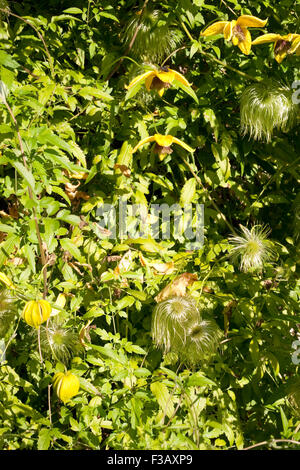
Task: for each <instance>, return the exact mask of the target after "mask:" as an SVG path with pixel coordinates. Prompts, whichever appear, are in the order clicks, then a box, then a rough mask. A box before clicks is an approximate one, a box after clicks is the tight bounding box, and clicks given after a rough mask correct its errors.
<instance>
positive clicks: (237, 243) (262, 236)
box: [229, 225, 274, 272]
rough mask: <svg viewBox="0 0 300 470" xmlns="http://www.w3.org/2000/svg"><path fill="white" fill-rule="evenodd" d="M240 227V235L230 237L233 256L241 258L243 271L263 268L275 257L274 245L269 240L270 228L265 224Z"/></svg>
mask: <svg viewBox="0 0 300 470" xmlns="http://www.w3.org/2000/svg"><path fill="white" fill-rule="evenodd" d="M240 228H241V235H240V236H237V235H236V236H231V237H230V238H229V242H230V244H231V247H232V250H231V254H232V258H233V259H237V258H238V259H239V260H240V269H241V271H244V272H248V271H251V270H254V271H255V270H262V268H263V267H264V264H265V263H266V262H268V261H271V260H272V258H273V257H274V249H273V245H272V243H271V242H270V241H269V240H267V237H268V235H269V233H270V229H269V228H268V227H266V226H265V225H254V226H253V227H252V228H251V229H248V228H247V227H244V226H243V225H240Z"/></svg>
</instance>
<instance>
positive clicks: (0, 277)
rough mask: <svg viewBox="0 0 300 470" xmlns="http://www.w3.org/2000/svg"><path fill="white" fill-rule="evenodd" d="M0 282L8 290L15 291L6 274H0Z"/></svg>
mask: <svg viewBox="0 0 300 470" xmlns="http://www.w3.org/2000/svg"><path fill="white" fill-rule="evenodd" d="M0 281H2V282H3V283H4V284H5V285H6V286H7V287H9V288H10V289H15V288H16V286H15V285H14V284H13V283H12V282H11V280H10V279H9V278H8V277H7V276H6V274H4V273H2V272H0Z"/></svg>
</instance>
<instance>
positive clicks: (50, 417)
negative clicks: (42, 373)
mask: <svg viewBox="0 0 300 470" xmlns="http://www.w3.org/2000/svg"><path fill="white" fill-rule="evenodd" d="M50 391H51V384H49V385H48V409H49V421H50V426H51V427H52V413H51V393H50Z"/></svg>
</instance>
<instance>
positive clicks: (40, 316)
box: [22, 300, 51, 328]
mask: <svg viewBox="0 0 300 470" xmlns="http://www.w3.org/2000/svg"><path fill="white" fill-rule="evenodd" d="M50 314H51V305H50V304H49V302H47V300H30V301H29V302H27V304H26V305H25V307H24V310H23V313H22V317H23V319H24V320H25V322H26V323H27V324H28V325H30V326H34V327H35V328H38V327H39V326H40V325H41V324H42V323H44V322H45V321H47V320H48V318H49V317H50Z"/></svg>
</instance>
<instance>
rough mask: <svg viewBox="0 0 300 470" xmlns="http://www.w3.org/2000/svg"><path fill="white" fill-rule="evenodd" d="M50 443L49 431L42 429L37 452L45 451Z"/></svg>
mask: <svg viewBox="0 0 300 470" xmlns="http://www.w3.org/2000/svg"><path fill="white" fill-rule="evenodd" d="M50 443H51V429H47V428H42V429H41V430H40V432H39V438H38V450H47V449H49V447H50Z"/></svg>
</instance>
